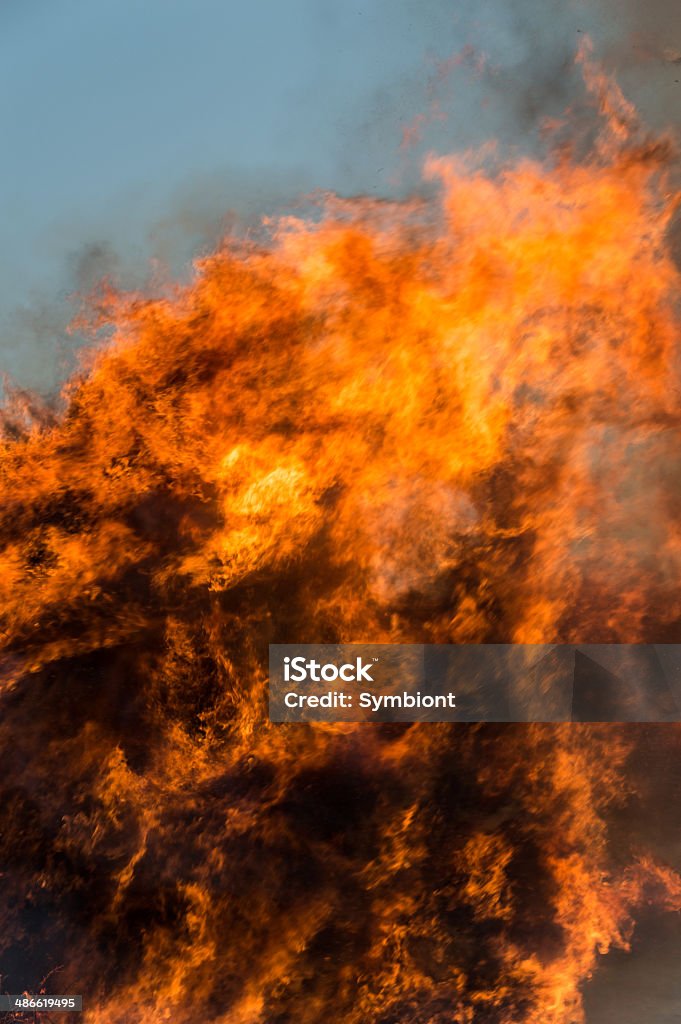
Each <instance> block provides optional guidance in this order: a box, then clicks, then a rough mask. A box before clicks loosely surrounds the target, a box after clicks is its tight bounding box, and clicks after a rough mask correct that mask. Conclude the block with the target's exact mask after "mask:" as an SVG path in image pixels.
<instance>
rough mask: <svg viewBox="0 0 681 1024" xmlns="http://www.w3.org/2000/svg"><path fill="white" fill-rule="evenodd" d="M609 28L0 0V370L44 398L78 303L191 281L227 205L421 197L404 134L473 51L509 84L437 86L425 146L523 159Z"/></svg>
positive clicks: (424, 4) (436, 7)
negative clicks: (158, 263)
mask: <svg viewBox="0 0 681 1024" xmlns="http://www.w3.org/2000/svg"><path fill="white" fill-rule="evenodd" d="M600 2H602V3H603V4H605V6H606V7H607V3H608V0H600ZM657 2H658V4H659V3H661V2H662V0H657ZM625 6H626V5H625ZM625 22H626V15H625V11H624V8H619V9H618V21H617V25H618V26H621V24H624V23H625ZM612 26H613V22H612V21H610V22H609V21H608V18H607V17H604V14H603V10H602V8H601V6H600V5H599V4H596V3H595V2H592V0H565V2H563V0H561V2H560V3H553V4H552V3H548V4H545V3H539V0H513V2H505V0H479V2H473V0H286V2H284V0H252V2H251V3H249V4H243V3H235V2H232V0H4V2H3V4H2V7H1V8H0V79H1V82H0V84H1V86H2V88H1V90H0V97H1V99H0V119H1V123H2V126H3V131H2V137H3V143H4V145H3V159H2V163H1V165H0V195H1V196H2V200H3V211H4V215H3V240H4V244H3V246H2V267H1V268H0V330H2V342H0V368H1V369H2V370H6V371H9V373H10V374H11V375H13V376H14V377H15V378H16V379H18V380H19V382H20V383H22V384H28V385H31V386H36V387H39V388H41V389H46V388H49V387H50V386H51V385H52V384H53V383H54V381H55V380H56V379H57V378H58V377H59V376H61V375H62V374H63V372H64V365H62V354H63V352H64V350H65V347H66V348H67V347H68V344H69V343H68V342H66V340H65V338H64V335H63V325H64V324H65V323H66V321H67V320H68V316H69V311H68V310H69V307H68V303H67V299H66V297H67V295H68V293H69V292H71V291H73V290H74V288H77V287H79V286H81V285H83V284H87V283H88V282H89V281H91V280H92V278H93V276H96V275H97V274H98V273H100V272H108V271H112V270H113V271H114V272H116V273H117V274H118V275H119V276H120V278H121V280H122V281H123V282H124V283H125V282H128V283H133V282H135V281H137V280H141V279H142V278H143V275H144V272H145V268H146V267H147V266H148V262H149V259H150V258H151V257H158V258H160V259H161V260H163V261H165V262H167V263H169V264H170V265H171V266H173V267H174V268H175V267H178V268H179V267H181V266H182V265H183V264H186V262H187V260H188V259H189V257H190V256H191V254H192V252H194V251H196V249H197V248H200V247H201V245H206V244H209V242H210V240H211V239H212V238H214V237H216V236H217V234H218V233H219V230H220V224H221V222H222V221H221V218H222V217H223V216H224V215H225V214H226V213H227V211H228V210H230V209H235V210H237V211H238V212H239V213H241V214H244V215H247V216H255V215H257V214H258V213H259V212H269V211H270V210H271V209H276V208H277V206H278V205H279V204H281V203H283V202H285V201H287V200H290V199H292V198H294V197H295V196H296V195H298V194H300V193H302V192H306V191H309V190H311V189H314V188H324V189H326V188H331V189H335V190H338V191H340V192H342V193H346V194H347V193H353V192H372V193H374V194H377V193H378V194H390V193H391V192H395V191H399V190H400V189H404V188H407V187H408V186H409V185H410V184H411V183H413V181H414V179H415V173H416V172H415V168H416V167H417V165H418V158H419V153H418V152H415V153H413V154H412V155H411V157H407V158H405V156H404V154H401V153H400V141H401V135H402V129H403V127H404V126H405V124H407V123H409V122H410V121H411V119H412V118H413V117H414V116H415V115H416V114H417V113H419V112H422V111H425V110H427V107H428V103H429V92H428V89H429V84H431V83H432V81H433V74H434V62H435V60H437V59H443V58H447V57H449V56H451V55H452V54H453V53H455V52H457V51H459V50H460V49H461V48H462V47H463V46H464V45H466V44H472V45H474V46H476V47H478V48H479V49H482V50H484V51H485V52H486V53H487V54H488V56H489V59H490V61H491V62H492V63H493V64H494V65H495V67H497V68H498V69H499V73H498V75H497V85H496V88H495V85H494V83H493V82H492V83H491V84H490V83H481V82H480V81H478V80H476V78H475V76H474V74H473V73H472V72H471V70H470V69H466V68H464V69H462V70H461V71H458V72H457V73H456V74H455V75H454V76H452V77H451V78H450V79H449V80H448V81H447V83H446V85H440V86H439V90H440V92H439V94H438V97H439V99H440V101H441V103H442V105H443V108H444V109H445V110H446V111H447V113H448V115H449V116H448V119H447V121H446V122H438V123H437V124H434V125H432V126H431V127H430V128H429V129H428V130H427V131H426V133H425V137H424V140H423V148H425V147H427V146H432V147H435V148H437V149H439V150H441V151H443V150H444V151H446V150H451V149H456V148H461V147H462V146H465V145H468V144H470V143H474V142H477V141H480V140H481V139H482V138H484V137H485V136H486V135H490V134H495V135H498V136H501V138H502V140H504V141H507V142H513V143H514V144H520V145H525V144H527V145H531V144H532V132H533V130H534V128H535V127H536V121H537V118H538V117H539V116H540V115H541V114H542V113H555V112H557V111H558V110H560V109H562V107H563V105H564V102H565V100H566V98H567V97H568V95H569V89H570V88H571V84H570V83H571V82H572V72H571V71H570V69H569V68H567V69H566V66H565V61H566V58H567V59H568V63H569V55H570V54H572V53H573V52H574V48H575V46H576V45H577V42H578V34H577V29H578V28H581V27H583V29H586V30H589V31H591V32H592V34H594V35H595V36H596V39H597V40H598V39H601V40H605V41H606V43H608V45H609V44H610V43H611V42H612V39H613V38H618V31H619V29H618V31H615V29H614V28H613V27H612ZM663 30H664V31H666V23H663ZM680 43H681V41H680ZM669 67H670V66H669V65H668V67H667V69H666V70H667V71H669ZM674 73H675V72H674V71H673V70H672V71H671V74H672V75H673V74H674ZM634 77H635V76H634ZM677 77H681V76H678V75H677ZM670 85H671V80H670V75H669V74H667V75H666V78H665V89H667V91H669V89H670ZM671 87H672V88H673V86H671ZM637 88H638V89H639V92H641V93H642V95H643V98H644V100H645V95H644V94H645V80H644V79H641V80H640V81H639V82H638V83H637V82H634V89H635V90H636V89H637ZM677 88H678V87H677ZM490 89H491V98H492V102H491V103H489V102H488V103H487V104H486V105H483V99H487V100H489V99H490V96H489V95H488V93H489V92H490ZM666 95H667V93H665V96H666ZM669 95H670V96H671V97H673V98H675V97H676V96H677V95H681V94H679V93H671V92H670V93H669Z"/></svg>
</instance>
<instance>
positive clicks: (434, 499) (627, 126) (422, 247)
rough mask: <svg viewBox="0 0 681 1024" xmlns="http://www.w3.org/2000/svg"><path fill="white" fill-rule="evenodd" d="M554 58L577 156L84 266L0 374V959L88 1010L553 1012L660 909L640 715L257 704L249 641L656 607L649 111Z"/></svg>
mask: <svg viewBox="0 0 681 1024" xmlns="http://www.w3.org/2000/svg"><path fill="white" fill-rule="evenodd" d="M580 59H581V60H582V62H583V66H584V68H585V77H586V80H587V84H588V85H589V87H590V89H591V90H592V93H593V95H594V96H595V97H596V98H597V101H598V107H599V110H600V112H601V114H602V116H603V119H604V122H603V124H602V127H601V131H600V133H599V135H598V138H597V140H596V142H595V143H594V144H593V145H592V147H591V149H590V150H589V151H588V152H587V153H586V154H584V153H583V152H581V150H582V149H583V144H582V143H579V142H578V141H573V143H571V144H570V145H568V144H567V143H565V142H563V143H561V145H560V146H558V147H557V148H556V149H554V150H552V151H551V153H550V154H549V155H548V156H547V157H546V159H545V160H544V161H540V160H531V159H517V160H516V161H515V162H506V163H504V162H503V161H501V159H500V158H499V157H498V155H497V154H496V152H495V150H494V148H493V147H489V148H486V149H484V150H482V151H481V152H478V153H476V154H467V155H465V156H459V157H447V158H442V157H438V158H436V157H431V158H430V159H429V160H428V162H427V164H426V169H425V170H426V177H427V178H428V179H429V181H430V182H431V186H432V194H431V198H430V199H427V200H423V199H422V200H416V199H414V200H412V201H409V202H403V203H388V202H375V201H370V200H366V199H357V200H351V201H343V200H340V199H338V198H336V197H328V198H327V199H326V200H325V201H324V203H323V205H322V207H321V209H320V210H319V211H318V213H317V215H316V216H312V215H311V216H310V217H309V218H307V219H305V218H284V219H282V220H279V221H277V222H275V223H273V224H272V225H270V234H269V236H268V238H267V239H263V240H261V241H260V242H254V241H244V240H239V239H236V238H230V239H227V240H226V241H225V243H224V245H223V247H222V248H221V249H220V250H219V251H218V252H216V253H213V254H212V255H210V256H207V257H205V258H203V259H201V260H200V261H199V262H198V263H197V266H196V274H195V277H194V280H193V281H192V283H191V285H190V286H188V287H184V288H179V287H178V288H177V289H175V290H174V291H173V292H172V293H169V294H168V295H166V296H165V297H163V298H156V299H151V298H148V297H145V296H144V295H141V294H132V295H130V294H128V295H121V294H117V293H115V292H114V291H113V290H108V291H106V292H104V293H103V298H102V296H100V300H101V301H100V305H99V307H98V309H97V310H96V311H95V312H91V313H90V314H89V315H88V319H87V324H88V326H89V328H90V329H91V330H92V331H93V334H94V335H95V336H96V335H97V332H98V331H100V330H101V329H102V328H106V329H107V330H108V332H109V334H110V337H109V338H108V340H107V342H106V344H105V345H102V346H100V347H99V348H96V349H95V350H93V351H94V354H93V355H92V356H91V357H90V361H89V365H88V366H87V367H86V368H84V369H83V371H82V372H81V373H79V374H78V375H77V376H76V377H75V378H74V379H73V380H72V381H71V382H70V383H69V384H68V385H67V387H66V389H65V391H64V409H63V412H62V413H60V414H59V415H58V416H56V418H52V419H45V420H41V419H40V417H39V416H37V415H36V414H35V412H31V410H30V409H29V410H28V411H27V409H26V408H19V406H18V405H17V404H16V403H15V405H14V406H13V405H12V404H11V403H9V404H8V405H7V407H6V409H5V413H4V416H5V424H6V430H5V438H4V441H3V446H2V454H1V458H0V472H1V477H0V487H1V490H2V511H1V513H0V515H1V521H0V531H1V533H0V541H1V550H0V595H1V601H2V609H3V613H2V633H1V635H0V641H1V645H2V654H1V657H2V666H3V676H2V678H3V687H4V689H3V697H2V700H3V713H2V717H1V719H0V731H1V732H2V739H1V741H0V749H2V750H3V751H4V752H5V754H6V762H7V763H6V765H5V768H4V771H3V776H2V779H3V781H2V792H3V797H4V800H3V807H4V825H3V833H2V840H1V844H0V845H1V847H2V857H3V863H4V864H5V865H6V866H7V868H6V871H5V874H4V876H3V884H4V895H3V902H2V904H1V906H2V907H3V908H4V909H3V910H2V912H1V913H2V914H3V915H4V924H5V927H4V929H3V936H2V938H0V964H5V963H6V964H7V965H8V966H5V967H3V973H4V974H5V975H6V976H8V984H9V985H10V988H11V987H12V984H14V987H15V988H16V985H19V984H21V985H29V986H30V985H31V984H36V983H37V981H36V979H38V978H39V977H43V976H44V975H45V974H46V973H47V971H48V970H49V969H50V968H51V967H52V966H54V963H55V960H56V959H58V960H59V961H60V963H62V964H63V969H62V972H61V974H60V975H58V977H59V986H60V987H61V988H62V989H63V990H65V989H67V988H71V989H72V990H73V989H77V990H81V989H82V990H84V991H86V992H87V991H88V990H89V992H90V993H91V997H90V1004H89V1008H88V1012H87V1013H86V1018H85V1019H86V1020H89V1021H93V1022H97V1024H108V1022H114V1021H125V1022H126V1024H127V1022H136V1021H140V1022H141V1021H145V1022H148V1021H159V1022H160V1021H166V1020H172V1021H173V1022H185V1021H187V1022H189V1021H196V1020H206V1021H209V1020H210V1021H220V1022H224V1024H260V1022H263V1024H264V1022H265V1021H267V1022H277V1024H284V1022H285V1021H290V1020H293V1019H295V1020H296V1021H297V1022H298V1024H317V1022H318V1021H319V1020H321V1019H324V1018H325V1017H327V1016H330V1017H332V1018H333V1019H338V1020H343V1021H348V1022H357V1024H360V1022H361V1024H372V1022H375V1024H387V1022H389V1021H390V1022H392V1021H394V1022H400V1024H402V1022H404V1024H406V1022H410V1024H414V1022H423V1024H425V1022H429V1024H433V1022H439V1021H443V1022H444V1021H447V1022H459V1024H472V1022H473V1021H475V1022H476V1024H477V1022H479V1021H484V1022H487V1021H489V1022H498V1024H520V1022H522V1024H540V1022H541V1024H574V1022H580V1021H582V1020H583V1019H584V1016H583V1006H582V993H583V986H584V983H585V982H586V981H587V979H588V978H589V977H590V976H591V975H592V973H593V972H594V970H595V969H596V966H597V962H598V958H599V956H600V955H602V954H604V953H606V952H607V951H608V950H609V949H610V948H612V947H620V948H627V946H628V943H629V942H630V938H631V934H632V930H633V926H634V914H635V912H636V908H637V907H638V906H640V905H641V904H643V903H645V902H646V901H649V900H653V901H656V902H657V904H658V905H660V906H661V907H663V908H667V909H670V910H671V909H673V910H678V909H681V882H680V881H679V878H678V876H677V875H676V874H674V872H673V871H672V870H671V868H666V867H663V866H660V864H658V863H657V862H656V860H655V859H654V858H653V857H652V856H651V855H650V854H649V853H644V854H641V853H640V851H639V853H637V852H636V851H634V850H633V849H630V846H633V845H634V844H633V843H628V844H627V843H625V844H624V845H622V843H620V847H621V848H620V849H618V852H617V855H615V852H614V850H613V844H612V839H611V821H612V818H613V814H614V808H615V806H616V805H619V806H620V811H619V813H620V814H621V813H623V812H622V810H621V808H622V807H625V806H629V808H630V811H631V813H632V814H635V810H631V809H632V808H634V809H635V807H636V801H637V795H636V793H637V786H638V782H639V777H640V751H641V749H642V747H641V737H642V736H643V733H641V732H640V731H637V730H632V729H628V730H627V729H624V728H615V727H612V728H604V727H589V726H574V727H569V726H568V727H564V728H561V727H548V726H546V727H540V726H524V727H515V726H508V727H496V726H488V727H456V726H444V725H443V726H426V727H417V726H413V727H409V728H403V727H367V726H352V727H324V726H320V727H317V728H308V727H304V726H292V727H289V726H286V727H274V726H271V725H269V724H268V722H267V719H266V711H265V667H264V666H265V651H266V646H267V643H268V642H291V641H306V642H315V641H318V642H319V641H326V642H334V641H338V640H341V641H374V642H386V641H394V642H399V641H418V642H424V641H425V642H436V643H437V642H480V641H515V642H535V641H541V642H547V641H554V640H564V641H575V642H586V641H591V642H598V641H600V642H609V641H614V642H617V641H626V642H636V641H643V640H649V641H657V642H664V641H668V640H678V629H679V622H680V620H681V593H680V591H679V586H678V579H679V572H680V570H681V532H680V530H679V525H678V523H679V506H678V497H677V496H676V491H677V490H678V488H676V487H675V485H676V483H677V481H678V479H679V476H680V474H681V461H680V458H679V451H680V450H681V449H680V446H679V438H680V420H679V398H678V375H679V363H678V353H679V313H678V294H679V270H678V268H677V265H676V263H675V261H674V258H673V249H672V244H671V241H670V239H671V238H672V235H673V227H674V223H673V217H674V213H675V210H676V206H677V196H676V194H675V193H674V192H673V189H672V186H671V184H670V181H671V169H672V168H673V160H674V153H673V147H672V145H671V143H670V142H669V140H664V139H663V140H655V139H652V140H651V139H648V138H646V137H645V135H644V132H643V130H642V129H641V128H640V126H638V124H637V121H636V116H635V112H634V111H633V110H632V108H631V107H630V106H629V104H628V103H627V102H626V101H625V100H624V98H623V97H622V96H621V94H620V93H619V91H618V90H617V89H616V87H615V86H614V85H613V84H612V83H610V82H609V81H607V80H606V79H605V77H604V76H603V75H602V74H601V73H600V72H599V71H598V69H597V68H595V67H594V66H593V64H592V61H591V58H590V56H589V52H588V48H587V49H585V50H584V51H583V52H582V54H581V58H580ZM83 323H85V320H83V321H82V322H81V326H83ZM656 742H658V743H660V744H663V745H666V746H667V747H668V749H670V750H672V751H673V752H674V754H676V752H677V748H678V743H679V734H678V732H677V730H676V729H675V728H668V729H667V730H666V731H665V732H664V733H662V731H660V734H659V737H658V738H657V739H656ZM637 758H639V760H637ZM637 765H638V766H639V767H637ZM623 849H624V850H625V852H624V853H623V852H622V850H623Z"/></svg>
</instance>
